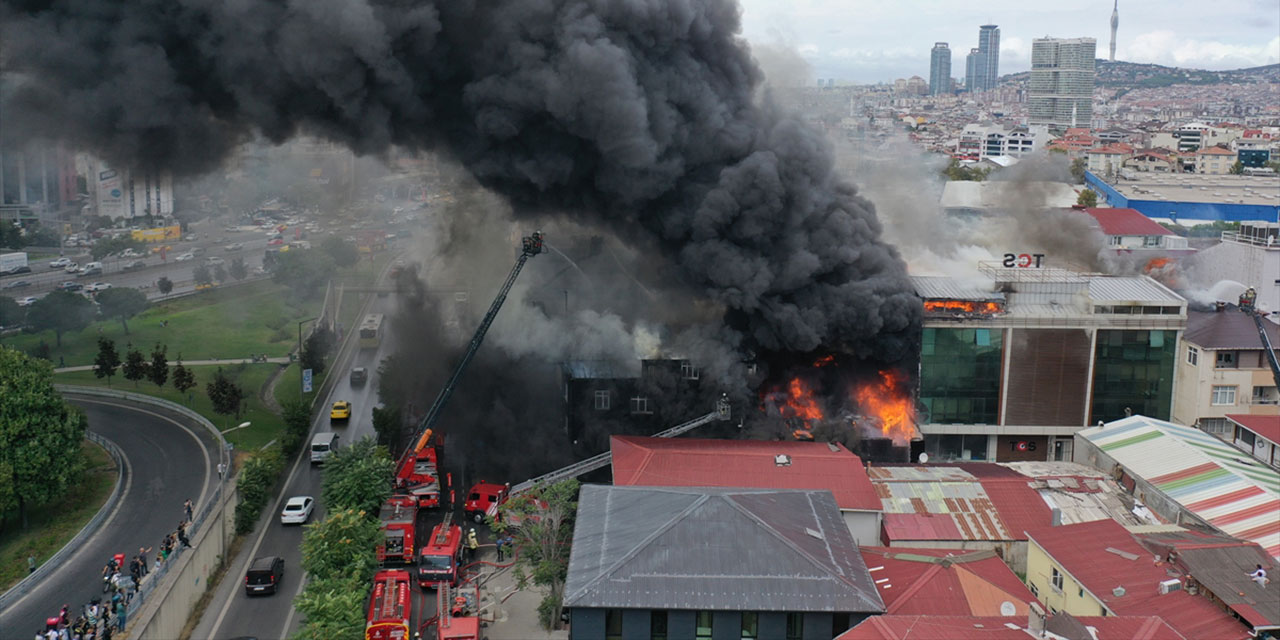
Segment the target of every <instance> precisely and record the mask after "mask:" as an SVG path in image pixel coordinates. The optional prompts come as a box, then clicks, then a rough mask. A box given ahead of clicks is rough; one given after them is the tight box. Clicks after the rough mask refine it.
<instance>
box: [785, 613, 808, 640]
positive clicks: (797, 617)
mask: <svg viewBox="0 0 1280 640" xmlns="http://www.w3.org/2000/svg"><path fill="white" fill-rule="evenodd" d="M787 640H804V614H803V613H788V614H787Z"/></svg>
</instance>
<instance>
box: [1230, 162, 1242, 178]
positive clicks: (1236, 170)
mask: <svg viewBox="0 0 1280 640" xmlns="http://www.w3.org/2000/svg"><path fill="white" fill-rule="evenodd" d="M1227 171H1229V172H1230V173H1231V175H1233V176H1238V175H1240V174H1242V173H1244V163H1243V162H1240V161H1239V160H1236V162H1235V164H1233V165H1231V168H1230V169H1228V170H1227Z"/></svg>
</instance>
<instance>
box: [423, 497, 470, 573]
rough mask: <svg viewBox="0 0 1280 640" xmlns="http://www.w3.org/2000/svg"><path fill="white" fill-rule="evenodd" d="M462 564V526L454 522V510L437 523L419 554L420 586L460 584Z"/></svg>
mask: <svg viewBox="0 0 1280 640" xmlns="http://www.w3.org/2000/svg"><path fill="white" fill-rule="evenodd" d="M461 565H462V527H459V526H458V525H456V524H454V523H453V512H452V511H451V512H449V513H446V514H445V516H444V522H441V523H440V524H438V525H436V526H435V528H434V529H432V530H431V535H430V536H428V537H427V540H426V544H425V545H424V546H423V547H422V549H421V552H420V555H419V556H418V586H419V587H422V588H423V589H433V588H436V587H437V586H439V585H441V584H444V585H456V584H458V567H459V566H461Z"/></svg>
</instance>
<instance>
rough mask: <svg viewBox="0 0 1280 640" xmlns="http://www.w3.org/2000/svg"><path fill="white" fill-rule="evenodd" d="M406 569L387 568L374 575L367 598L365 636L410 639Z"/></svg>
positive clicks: (371, 639) (373, 639)
mask: <svg viewBox="0 0 1280 640" xmlns="http://www.w3.org/2000/svg"><path fill="white" fill-rule="evenodd" d="M409 589H410V586H409V572H408V571H404V570H396V569H390V570H385V571H379V572H378V573H377V574H376V575H374V577H373V595H372V596H370V598H369V615H368V617H367V618H366V620H367V621H368V622H367V623H366V624H365V628H364V638H365V640H409V639H410V637H411V636H410V635H409V620H410V617H411V615H412V611H411V610H410V607H411V602H412V597H413V596H412V594H411V593H410V591H409Z"/></svg>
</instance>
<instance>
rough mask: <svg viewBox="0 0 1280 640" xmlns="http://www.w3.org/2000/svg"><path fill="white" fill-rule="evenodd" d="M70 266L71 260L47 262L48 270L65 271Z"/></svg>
mask: <svg viewBox="0 0 1280 640" xmlns="http://www.w3.org/2000/svg"><path fill="white" fill-rule="evenodd" d="M70 264H71V258H58V259H57V260H51V261H50V262H49V268H50V269H66V268H67V266H68V265H70Z"/></svg>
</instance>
